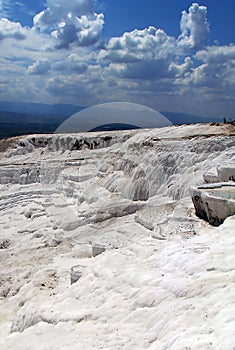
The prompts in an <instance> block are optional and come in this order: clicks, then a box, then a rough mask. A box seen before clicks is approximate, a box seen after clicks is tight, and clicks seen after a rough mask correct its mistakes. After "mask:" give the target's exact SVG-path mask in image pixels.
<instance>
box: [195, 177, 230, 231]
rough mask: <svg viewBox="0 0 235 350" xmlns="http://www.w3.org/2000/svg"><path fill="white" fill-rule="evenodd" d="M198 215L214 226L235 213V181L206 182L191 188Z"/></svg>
mask: <svg viewBox="0 0 235 350" xmlns="http://www.w3.org/2000/svg"><path fill="white" fill-rule="evenodd" d="M191 193H192V201H193V204H194V207H195V210H196V215H197V216H198V217H199V218H201V219H204V220H206V221H208V222H209V223H210V224H211V225H213V226H219V225H220V224H222V223H223V221H224V220H225V219H226V218H227V217H228V216H231V215H235V183H234V182H221V183H214V184H205V185H201V186H199V187H196V188H192V189H191Z"/></svg>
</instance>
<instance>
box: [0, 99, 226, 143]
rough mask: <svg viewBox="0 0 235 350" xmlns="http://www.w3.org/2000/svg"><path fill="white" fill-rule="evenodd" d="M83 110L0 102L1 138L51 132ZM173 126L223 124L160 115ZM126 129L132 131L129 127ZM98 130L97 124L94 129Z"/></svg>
mask: <svg viewBox="0 0 235 350" xmlns="http://www.w3.org/2000/svg"><path fill="white" fill-rule="evenodd" d="M84 108H86V107H83V106H75V105H70V104H55V105H50V104H43V103H27V102H9V101H0V138H3V137H11V136H17V135H22V134H36V133H37V134H39V133H45V134H48V133H53V132H55V130H56V129H57V128H58V127H59V126H60V125H61V124H62V123H63V122H64V121H65V120H66V119H67V118H68V117H70V116H71V115H73V114H75V113H77V112H79V111H81V110H83V109H84ZM161 113H162V114H163V115H164V116H165V117H166V118H168V119H169V120H170V121H171V123H172V124H173V125H182V124H196V123H209V122H222V121H223V120H222V118H219V117H214V118H213V117H200V116H196V115H190V114H185V113H173V112H161ZM103 127H105V130H113V129H115V130H120V129H121V130H122V129H126V125H120V124H119V123H114V124H112V125H105V126H103ZM128 128H133V126H132V125H131V126H129V127H128ZM96 129H97V130H100V126H99V125H97V127H96V128H95V130H96Z"/></svg>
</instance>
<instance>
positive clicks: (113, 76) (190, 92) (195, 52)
mask: <svg viewBox="0 0 235 350" xmlns="http://www.w3.org/2000/svg"><path fill="white" fill-rule="evenodd" d="M234 23H235V1H234V0H224V1H223V2H222V1H216V0H205V1H202V2H191V1H187V0H164V1H162V0H138V1H133V0H125V1H124V0H119V1H114V0H57V1H56V2H55V1H54V0H44V1H41V0H38V1H32V0H25V1H14V2H13V1H12V0H0V50H1V57H0V100H2V101H4V100H5V101H24V102H40V103H51V104H55V103H69V104H75V105H78V106H93V105H96V104H100V103H107V102H131V103H138V104H142V105H145V106H147V107H150V108H153V109H155V110H158V111H168V112H181V113H190V114H194V115H200V116H216V117H218V116H226V117H227V118H235V98H234V96H235V30H234V29H235V28H234V27H235V25H234Z"/></svg>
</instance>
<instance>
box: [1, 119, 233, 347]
mask: <svg viewBox="0 0 235 350" xmlns="http://www.w3.org/2000/svg"><path fill="white" fill-rule="evenodd" d="M4 142H5V143H4ZM0 150H2V153H1V154H0V190H1V198H0V211H1V217H0V256H1V271H0V281H1V284H0V296H1V299H0V349H1V350H11V349H12V350H18V349H21V350H28V349H30V350H31V349H34V350H54V349H57V350H58V349H61V350H62V349H63V350H65V349H66V350H79V349H82V350H83V349H86V350H90V349H97V350H98V349H107V350H108V349H112V350H118V349H125V350H133V349H134V350H140V349H150V350H156V349H157V350H168V349H171V350H183V349H184V350H185V349H188V350H190V349H191V350H199V349H200V350H202V349H203V350H204V349H205V350H206V349H211V350H221V349H223V350H234V349H235V332H234V329H235V293H234V281H235V280H234V278H235V235H234V227H235V216H231V217H229V218H227V219H226V220H225V221H224V223H223V224H222V225H221V226H220V227H217V228H216V227H211V226H210V225H209V224H208V223H206V222H204V221H202V220H200V219H199V218H198V217H196V216H195V213H194V208H193V204H192V201H191V198H190V196H189V193H190V192H189V191H190V187H191V186H192V185H195V186H197V185H199V184H201V183H202V182H203V174H204V173H205V172H207V171H210V170H211V169H213V168H217V167H218V166H223V164H225V166H227V165H226V164H227V163H228V160H231V159H233V158H232V157H234V155H235V137H234V135H233V130H232V129H231V128H230V126H229V125H227V126H209V125H191V126H180V127H170V128H163V129H152V130H135V131H124V132H121V131H119V132H109V133H93V134H77V135H52V136H48V135H30V136H24V137H19V138H13V139H11V140H8V141H4V140H3V141H0ZM91 242H95V243H96V242H97V243H98V244H100V245H102V247H105V251H104V252H102V254H99V255H97V256H95V257H94V256H93V257H92V250H91V248H92V245H91ZM75 267H76V268H75ZM72 268H73V270H71V269H72ZM76 269H77V270H76ZM75 270H76V271H75ZM72 271H73V272H74V273H75V272H77V277H76V276H75V277H76V278H77V281H74V280H73V282H74V283H72V285H71V272H72ZM79 272H80V274H79ZM76 278H75V279H76Z"/></svg>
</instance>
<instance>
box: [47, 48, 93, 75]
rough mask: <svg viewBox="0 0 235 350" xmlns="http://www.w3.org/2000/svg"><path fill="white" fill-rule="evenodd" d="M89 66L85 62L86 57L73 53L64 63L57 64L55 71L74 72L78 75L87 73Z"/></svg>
mask: <svg viewBox="0 0 235 350" xmlns="http://www.w3.org/2000/svg"><path fill="white" fill-rule="evenodd" d="M87 68H88V64H87V63H86V62H84V57H81V55H77V54H76V53H71V54H70V55H69V56H68V57H67V58H66V59H65V60H64V62H56V63H55V65H54V69H56V70H59V71H65V72H66V74H67V73H68V72H73V73H76V74H83V73H85V72H86V70H87Z"/></svg>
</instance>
